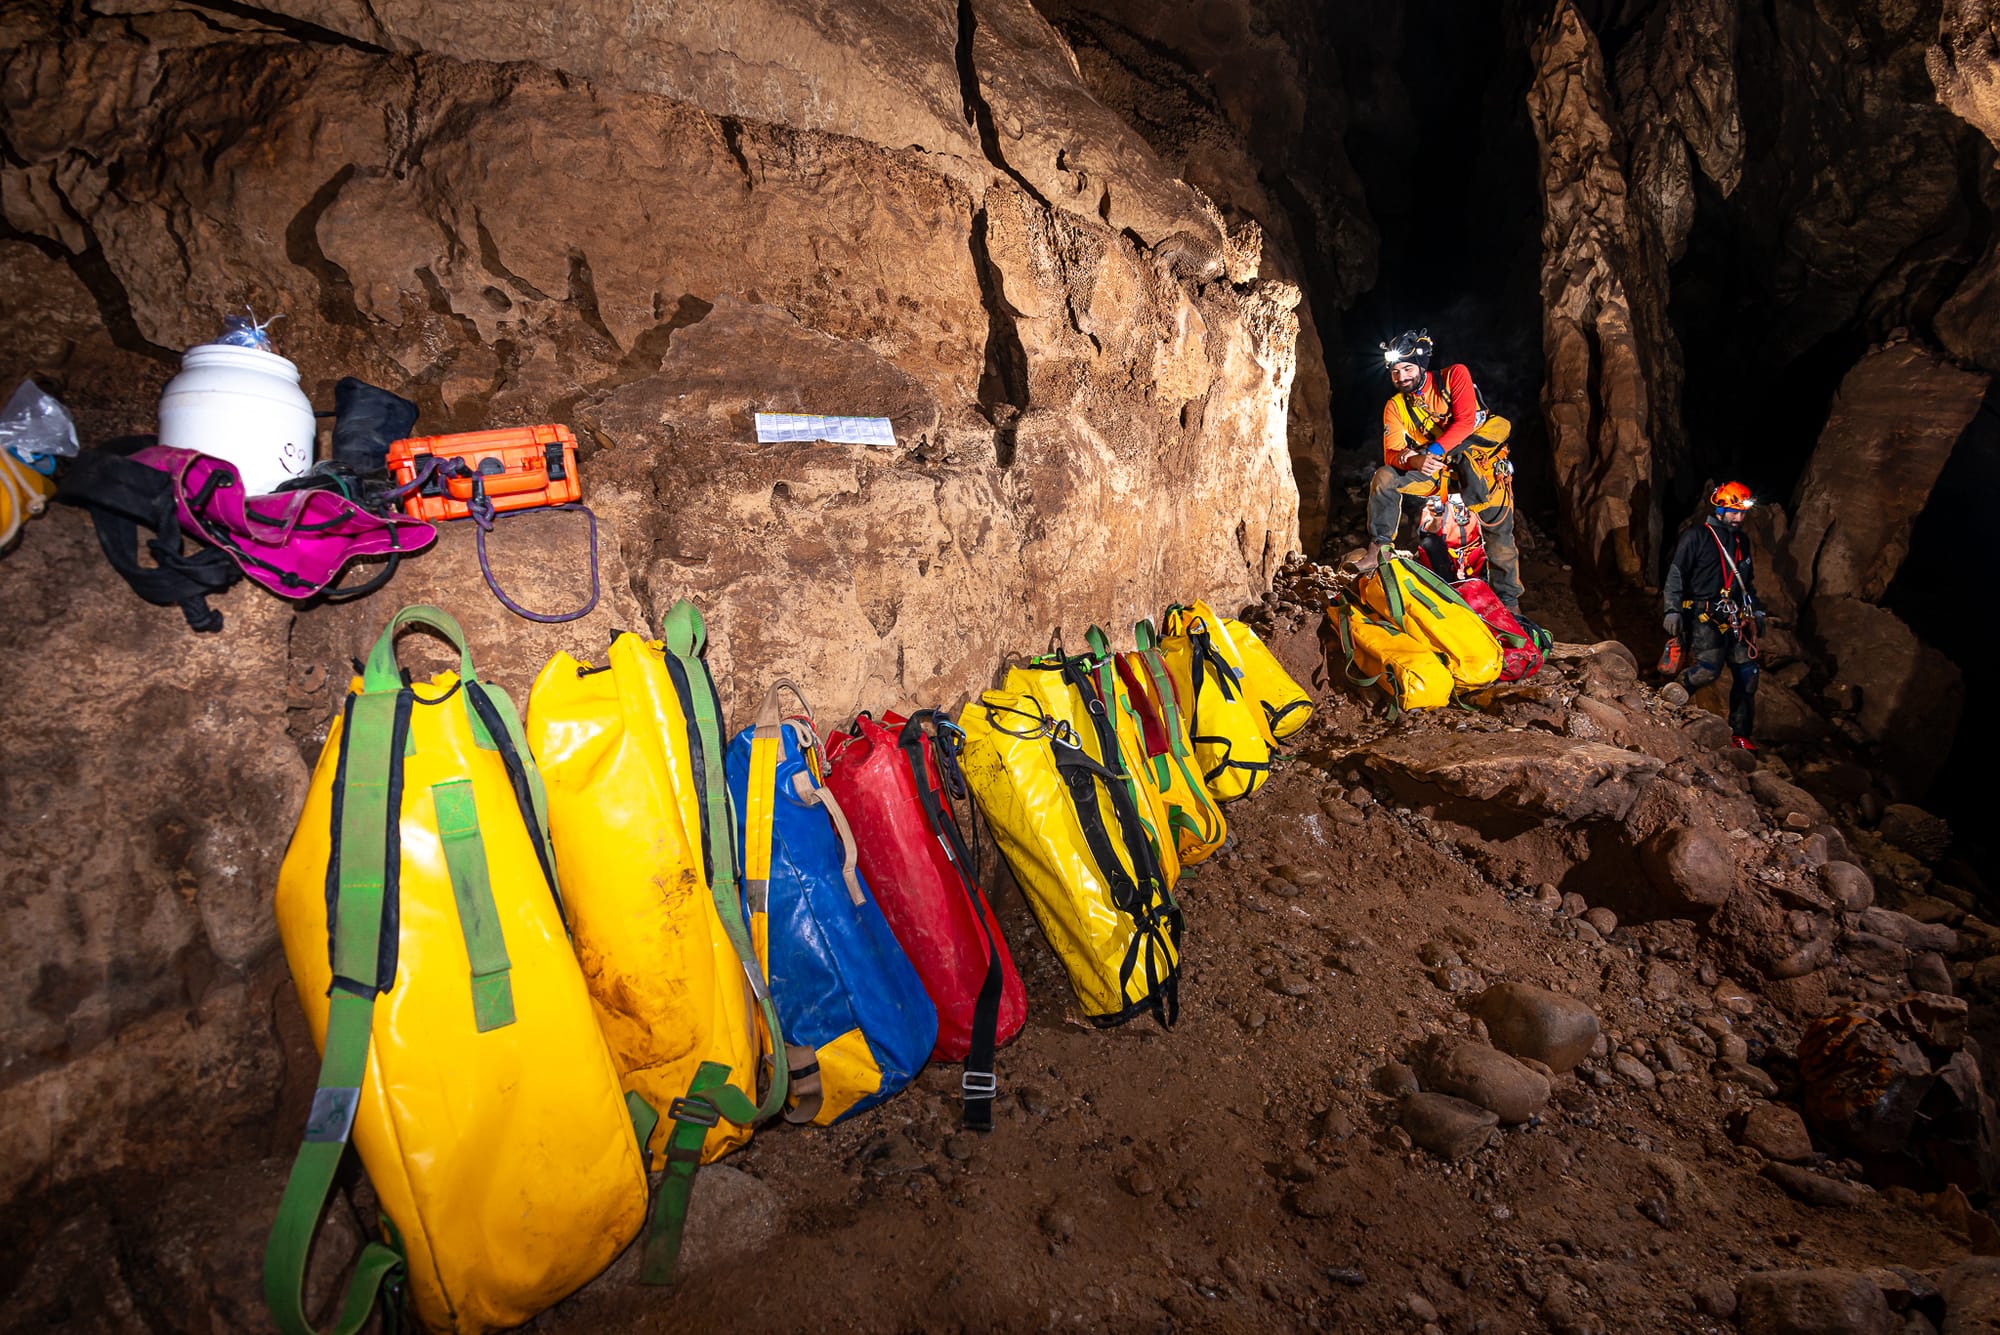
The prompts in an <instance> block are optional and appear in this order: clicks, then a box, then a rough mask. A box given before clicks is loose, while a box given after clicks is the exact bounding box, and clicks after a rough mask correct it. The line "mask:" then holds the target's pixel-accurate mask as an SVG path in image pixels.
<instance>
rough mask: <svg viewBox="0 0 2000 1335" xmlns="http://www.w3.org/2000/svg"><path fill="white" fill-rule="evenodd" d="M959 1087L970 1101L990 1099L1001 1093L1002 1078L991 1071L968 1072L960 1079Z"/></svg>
mask: <svg viewBox="0 0 2000 1335" xmlns="http://www.w3.org/2000/svg"><path fill="white" fill-rule="evenodd" d="M958 1087H959V1088H960V1089H961V1090H963V1091H964V1093H965V1097H967V1098H968V1099H990V1098H992V1097H993V1096H994V1094H996V1093H998V1092H999V1089H1000V1078H999V1077H998V1076H996V1075H994V1074H993V1073H992V1072H991V1071H967V1072H966V1073H965V1074H964V1075H962V1076H960V1077H959V1079H958Z"/></svg>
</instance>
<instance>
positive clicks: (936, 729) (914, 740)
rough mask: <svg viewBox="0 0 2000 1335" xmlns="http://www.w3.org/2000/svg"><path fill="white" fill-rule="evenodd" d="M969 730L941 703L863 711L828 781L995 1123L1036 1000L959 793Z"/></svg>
mask: <svg viewBox="0 0 2000 1335" xmlns="http://www.w3.org/2000/svg"><path fill="white" fill-rule="evenodd" d="M964 743H965V734H964V733H962V732H960V731H959V730H958V727H957V726H956V725H955V724H953V723H952V722H951V721H950V720H949V719H947V718H945V717H944V716H943V715H942V714H940V713H938V712H937V711H936V710H933V709H924V710H919V711H917V712H916V713H915V714H913V715H911V716H910V717H909V718H904V717H903V716H902V715H900V714H885V715H883V716H882V718H881V720H880V721H877V720H876V719H874V718H871V717H870V716H869V715H867V714H865V713H864V714H862V715H861V716H860V717H858V718H856V719H855V720H854V722H853V723H852V724H851V725H850V726H849V728H848V730H847V731H845V732H835V733H833V734H832V735H831V736H829V737H828V738H827V743H826V754H827V763H828V766H829V768H828V772H827V776H826V786H827V789H828V790H829V791H830V792H831V793H832V794H833V796H834V798H835V799H836V800H837V801H838V802H839V804H840V807H841V809H842V811H844V812H845V813H846V815H847V819H848V823H849V824H850V825H851V826H852V828H853V831H854V841H855V844H856V846H857V848H858V850H859V859H858V864H859V869H860V872H861V876H862V878H863V880H865V881H866V883H867V885H868V888H869V889H870V890H871V891H873V892H874V895H875V901H876V903H877V904H878V905H880V907H881V909H882V916H883V917H884V918H886V919H888V922H889V927H890V930H892V931H893V932H894V933H895V935H896V940H897V942H898V944H900V945H901V946H902V948H903V951H904V953H905V954H906V955H907V956H908V957H909V959H910V963H911V964H912V965H914V966H915V967H916V970H917V976H918V977H919V978H921V979H922V980H923V985H924V991H925V992H926V993H927V994H928V995H929V997H930V999H931V1003H932V1004H933V1005H934V1006H936V1008H937V1019H938V1031H937V1045H936V1046H935V1047H934V1048H932V1049H931V1056H932V1057H933V1058H934V1059H936V1060H938V1061H947V1062H963V1063H964V1064H965V1073H964V1076H963V1077H962V1080H961V1088H962V1090H963V1094H964V1107H963V1112H962V1118H963V1121H964V1124H965V1125H966V1126H967V1127H968V1128H970V1129H972V1130H975V1131H990V1130H991V1129H992V1127H993V1097H994V1093H995V1091H996V1089H997V1082H996V1080H995V1078H994V1073H993V1053H994V1049H995V1048H997V1047H999V1046H1000V1045H1001V1044H1004V1043H1007V1042H1009V1041H1010V1040H1012V1039H1013V1037H1014V1036H1015V1035H1016V1034H1018V1033H1020V1032H1021V1025H1022V1024H1023V1023H1024V1022H1025V1021H1026V1019H1027V1016H1028V1000H1027V995H1026V992H1025V991H1024V989H1023V988H1022V986H1021V975H1020V973H1019V972H1018V971H1017V970H1016V969H1015V968H1014V959H1013V956H1012V955H1011V954H1009V952H1008V950H1007V938H1006V937H1005V936H1004V935H1003V934H1002V933H1001V930H1000V923H999V921H998V919H996V918H995V917H994V916H993V909H992V906H991V905H989V904H988V903H987V902H986V896H985V895H984V894H983V893H982V892H981V890H980V888H979V864H978V859H977V854H976V849H974V848H972V847H970V846H969V845H970V841H969V840H967V839H966V838H965V837H964V836H963V834H962V833H961V832H960V830H959V825H958V820H957V818H956V816H955V815H954V813H953V809H952V803H953V801H954V800H960V801H963V800H965V799H966V798H967V797H968V793H967V790H966V787H965V778H964V774H963V773H962V771H961V770H960V768H959V763H958V760H959V755H960V753H961V752H962V750H963V748H964Z"/></svg>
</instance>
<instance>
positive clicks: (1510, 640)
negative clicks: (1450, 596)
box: [1451, 579, 1542, 681]
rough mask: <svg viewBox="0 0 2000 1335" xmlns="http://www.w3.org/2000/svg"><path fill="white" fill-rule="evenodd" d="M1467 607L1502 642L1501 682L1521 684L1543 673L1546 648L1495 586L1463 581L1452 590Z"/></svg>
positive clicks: (1476, 580) (1453, 586)
mask: <svg viewBox="0 0 2000 1335" xmlns="http://www.w3.org/2000/svg"><path fill="white" fill-rule="evenodd" d="M1451 589H1452V592H1454V593H1456V594H1457V595H1458V596H1459V598H1460V599H1461V600H1463V602H1464V603H1465V605H1466V606H1467V607H1469V608H1471V609H1472V610H1473V611H1474V612H1476V613H1478V614H1479V619H1480V620H1481V621H1484V622H1485V623H1486V628H1487V629H1488V630H1490V631H1492V632H1493V638H1494V639H1496V640H1498V641H1499V642H1500V680H1501V681H1521V680H1523V679H1524V678H1527V677H1532V676H1534V675H1535V674H1536V673H1537V672H1540V671H1541V670H1542V648H1541V646H1540V645H1539V644H1537V643H1535V641H1534V639H1533V638H1532V637H1531V636H1530V635H1529V634H1528V629H1527V627H1526V626H1523V625H1522V624H1521V622H1520V621H1519V619H1518V618H1516V617H1515V615H1514V613H1512V612H1510V611H1508V610H1507V604H1505V603H1503V602H1501V601H1500V595H1499V594H1497V593H1495V592H1493V586H1492V585H1490V584H1488V583H1487V582H1486V581H1485V580H1483V579H1462V580H1459V581H1458V582H1457V583H1456V584H1453V585H1452V586H1451Z"/></svg>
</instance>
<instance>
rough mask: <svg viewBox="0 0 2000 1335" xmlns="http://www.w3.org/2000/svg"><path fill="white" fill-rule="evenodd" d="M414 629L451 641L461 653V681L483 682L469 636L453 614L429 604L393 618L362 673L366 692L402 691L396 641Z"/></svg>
mask: <svg viewBox="0 0 2000 1335" xmlns="http://www.w3.org/2000/svg"><path fill="white" fill-rule="evenodd" d="M411 626H423V627H425V628H426V629H429V630H434V631H436V632H437V633H438V634H439V635H441V636H443V637H444V638H445V639H446V640H448V641H450V643H451V646H452V647H453V648H454V649H456V650H458V678H459V680H460V681H463V682H468V683H470V682H474V681H477V680H479V674H478V673H477V672H475V671H474V670H473V667H472V650H471V649H469V648H467V647H466V643H465V632H464V631H463V630H462V629H460V628H459V624H458V622H457V621H456V620H455V619H454V618H453V617H452V615H451V613H449V612H447V611H445V610H444V609H443V608H441V607H432V606H430V605H429V604H427V603H413V604H411V605H410V606H408V607H405V608H403V609H402V610H401V611H399V612H397V613H396V615H394V616H392V617H390V618H389V624H388V625H387V626H384V627H383V628H382V634H381V636H380V637H379V638H377V639H376V641H375V647H374V648H373V649H371V650H369V651H368V663H367V666H365V667H364V668H363V669H362V671H361V689H362V690H364V691H367V692H370V693H373V692H376V691H395V690H399V689H401V687H402V685H403V676H402V670H401V668H400V666H399V665H398V663H397V662H396V637H397V636H398V635H399V634H401V633H402V632H403V631H404V630H405V629H407V628H408V627H411Z"/></svg>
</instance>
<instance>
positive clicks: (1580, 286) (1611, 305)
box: [1528, 0, 1664, 583]
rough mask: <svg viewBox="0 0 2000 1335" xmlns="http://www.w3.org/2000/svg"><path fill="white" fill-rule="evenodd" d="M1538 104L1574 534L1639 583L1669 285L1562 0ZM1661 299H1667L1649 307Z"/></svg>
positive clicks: (1650, 510) (1601, 563)
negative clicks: (1650, 276)
mask: <svg viewBox="0 0 2000 1335" xmlns="http://www.w3.org/2000/svg"><path fill="white" fill-rule="evenodd" d="M1533 58H1534V63H1535V67H1536V73H1535V81H1534V84H1533V86H1532V87H1531V88H1530V90H1529V93H1528V110H1529V114H1530V116H1531V117H1532V119H1533V121H1534V125H1535V135H1536V138H1537V140H1538V141H1539V142H1540V144H1541V149H1542V200H1543V220H1542V298H1543V323H1542V347H1543V351H1544V353H1545V354H1546V356H1547V358H1548V380H1547V382H1546V383H1545V385H1544V387H1543V390H1542V411H1543V415H1544V417H1545V418H1546V419H1547V423H1548V431H1549V453H1550V457H1551V459H1552V460H1553V462H1554V465H1555V474H1556V484H1557V490H1558V494H1559V497H1560V506H1561V520H1562V530H1563V535H1564V537H1565V539H1566V540H1567V542H1568V543H1569V545H1570V547H1571V549H1572V552H1573V554H1574V556H1575V558H1576V560H1578V561H1579V562H1581V563H1583V564H1585V565H1587V566H1590V567H1592V568H1593V569H1596V570H1598V571H1600V572H1601V573H1604V574H1607V575H1611V576H1614V577H1618V578H1622V579H1624V580H1626V581H1628V582H1631V583H1639V582H1641V581H1642V580H1643V578H1644V572H1645V570H1646V569H1647V568H1648V565H1649V561H1650V556H1651V553H1652V551H1653V550H1654V549H1655V548H1656V547H1657V546H1658V542H1659V538H1658V533H1657V528H1658V519H1657V511H1658V501H1657V500H1656V499H1654V496H1653V490H1652V487H1653V444H1652V435H1651V432H1652V420H1653V415H1654V413H1655V411H1656V409H1655V404H1654V400H1655V397H1656V396H1657V395H1659V394H1660V393H1662V392H1663V391H1664V387H1663V386H1660V385H1655V384H1653V383H1651V382H1650V381H1649V379H1648V377H1647V375H1646V367H1645V362H1646V357H1645V355H1644V354H1643V353H1642V351H1641V342H1642V337H1643V333H1642V331H1643V329H1645V328H1646V327H1649V326H1655V325H1658V324H1659V323H1661V322H1662V321H1663V320H1664V315H1663V313H1662V312H1661V311H1660V310H1659V309H1657V307H1658V303H1659V302H1660V299H1661V294H1660V292H1659V290H1658V288H1657V287H1656V286H1648V285H1647V284H1646V281H1645V277H1644V275H1643V274H1642V273H1640V272H1639V271H1637V270H1636V269H1635V268H1634V267H1633V266H1632V263H1631V260H1632V257H1635V256H1639V255H1642V254H1643V251H1642V250H1641V247H1640V244H1639V238H1638V235H1637V219H1636V212H1635V208H1634V204H1633V201H1632V199H1631V191H1630V187H1629V185H1628V183H1627V180H1626V177H1625V173H1624V169H1623V165H1622V157H1623V144H1622V142H1621V136H1620V134H1619V131H1618V128H1617V109H1616V107H1615V105H1614V103H1613V101H1612V97H1611V91H1610V86H1609V84H1608V82H1607V78H1606V72H1605V67H1604V55H1603V52H1602V51H1601V50H1600V49H1599V47H1598V43H1597V37H1596V35H1595V34H1594V33H1593V32H1592V31H1591V29H1590V26H1589V24H1587V23H1586V22H1585V21H1584V20H1583V17H1582V16H1581V15H1580V14H1579V13H1578V12H1577V10H1576V8H1575V6H1574V5H1572V4H1570V3H1569V0H1558V3H1557V5H1556V7H1555V10H1554V12H1553V13H1552V14H1551V15H1550V17H1549V19H1548V21H1547V23H1546V24H1545V25H1544V27H1543V28H1542V31H1541V33H1540V35H1539V36H1538V37H1537V38H1536V40H1535V44H1534V49H1533ZM1649 303H1651V304H1652V305H1653V307H1654V309H1651V310H1644V309H1641V308H1644V307H1646V306H1647V305H1648V304H1649Z"/></svg>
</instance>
